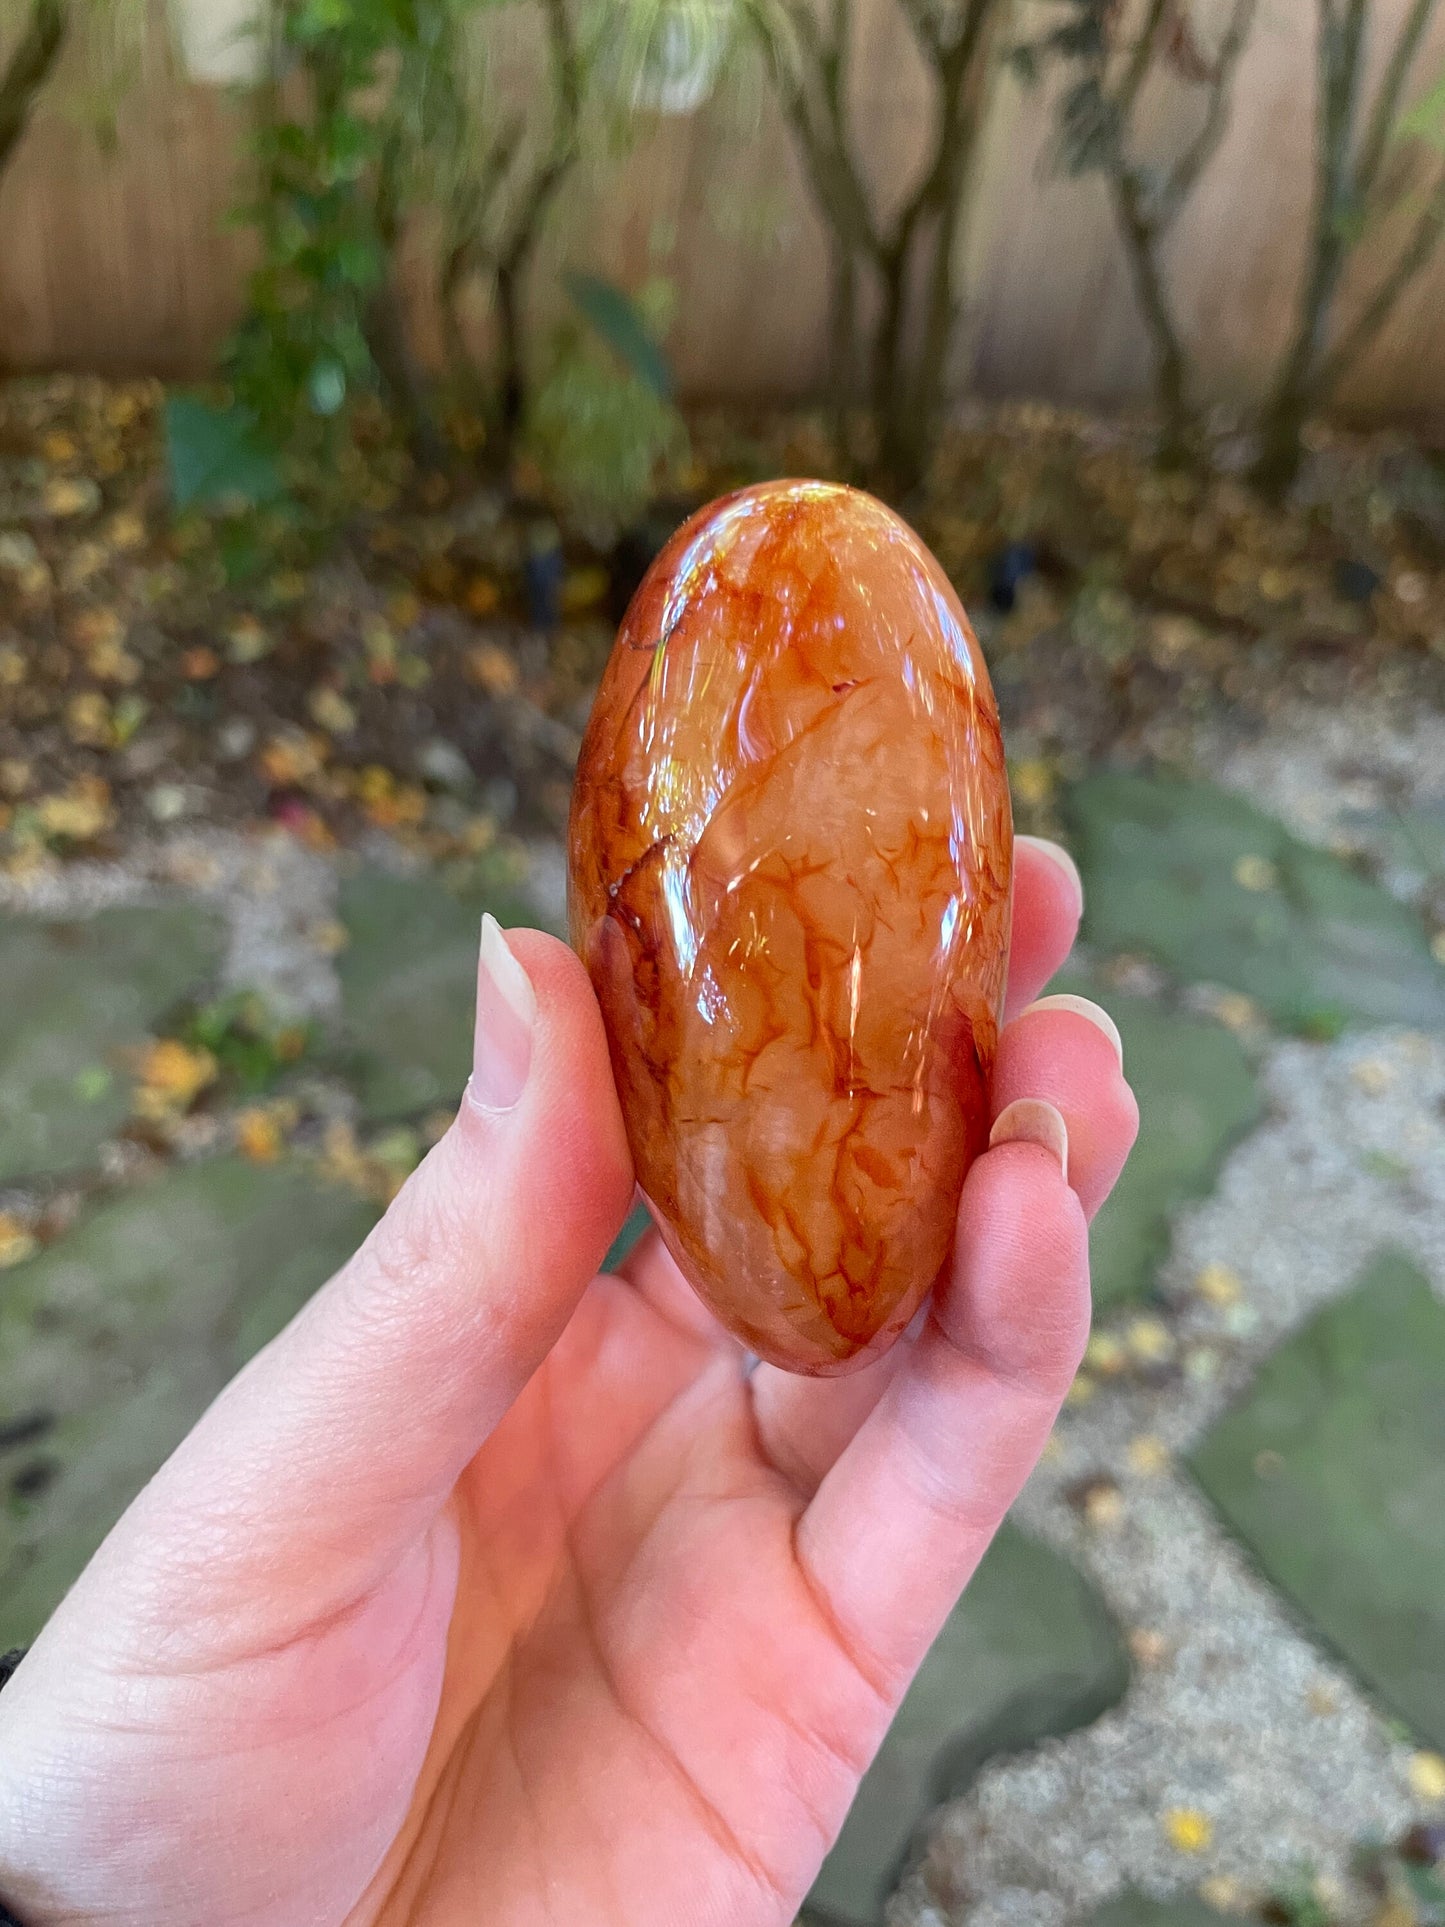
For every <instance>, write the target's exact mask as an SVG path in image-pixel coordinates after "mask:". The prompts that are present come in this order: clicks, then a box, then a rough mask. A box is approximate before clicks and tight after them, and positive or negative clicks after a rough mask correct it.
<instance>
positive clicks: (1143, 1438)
mask: <svg viewBox="0 0 1445 1927" xmlns="http://www.w3.org/2000/svg"><path fill="white" fill-rule="evenodd" d="M1128 1457H1129V1464H1130V1465H1131V1466H1132V1467H1133V1469H1134V1471H1136V1472H1138V1473H1141V1474H1142V1475H1143V1476H1144V1477H1145V1478H1149V1479H1152V1478H1156V1477H1157V1476H1158V1474H1159V1473H1161V1472H1167V1471H1168V1470H1169V1463H1170V1455H1169V1447H1168V1446H1167V1445H1166V1444H1165V1443H1164V1441H1163V1439H1156V1438H1155V1437H1154V1436H1153V1434H1152V1433H1149V1432H1141V1433H1140V1434H1139V1436H1138V1437H1137V1438H1133V1439H1130V1441H1129V1451H1128Z"/></svg>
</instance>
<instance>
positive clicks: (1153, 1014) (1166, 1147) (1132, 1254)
mask: <svg viewBox="0 0 1445 1927" xmlns="http://www.w3.org/2000/svg"><path fill="white" fill-rule="evenodd" d="M1049 989H1050V991H1051V992H1052V991H1072V992H1074V993H1075V994H1076V995H1077V996H1081V997H1092V998H1093V1000H1094V1001H1095V1002H1096V1003H1099V1004H1102V1005H1103V1006H1104V1008H1105V1009H1106V1010H1107V1011H1108V1012H1109V1014H1110V1016H1111V1017H1112V1018H1113V1019H1114V1021H1115V1023H1117V1024H1118V1026H1119V1034H1120V1035H1121V1037H1122V1038H1123V1040H1124V1070H1125V1073H1126V1075H1127V1076H1128V1079H1129V1082H1130V1084H1131V1085H1132V1086H1133V1090H1134V1095H1135V1096H1136V1097H1137V1098H1138V1100H1139V1137H1138V1140H1137V1142H1136V1143H1135V1145H1134V1149H1133V1151H1132V1152H1131V1153H1130V1156H1129V1162H1128V1163H1127V1164H1126V1165H1125V1167H1124V1170H1123V1174H1122V1176H1121V1177H1120V1179H1119V1182H1118V1184H1117V1185H1116V1186H1115V1187H1114V1192H1113V1195H1112V1196H1111V1197H1110V1198H1109V1200H1108V1201H1107V1203H1106V1204H1105V1205H1104V1206H1103V1208H1102V1210H1101V1211H1100V1212H1099V1214H1098V1216H1097V1217H1096V1218H1095V1220H1094V1223H1093V1226H1092V1227H1091V1229H1090V1233H1089V1253H1090V1259H1091V1262H1092V1268H1093V1279H1094V1302H1095V1303H1096V1304H1097V1305H1108V1304H1113V1303H1117V1302H1122V1301H1124V1300H1127V1299H1131V1298H1139V1297H1141V1296H1143V1295H1144V1294H1145V1293H1146V1292H1147V1291H1148V1290H1149V1289H1150V1287H1151V1286H1152V1284H1153V1282H1154V1274H1155V1272H1156V1271H1157V1269H1158V1267H1159V1265H1160V1263H1161V1261H1162V1260H1163V1259H1164V1257H1165V1256H1166V1254H1167V1252H1168V1250H1169V1238H1170V1230H1171V1226H1172V1223H1173V1219H1174V1214H1175V1213H1176V1212H1177V1211H1178V1210H1179V1208H1180V1207H1181V1206H1182V1205H1185V1204H1188V1203H1189V1202H1191V1201H1192V1200H1193V1199H1195V1198H1203V1197H1207V1196H1208V1195H1209V1193H1210V1191H1211V1190H1212V1189H1213V1187H1214V1181H1215V1179H1216V1178H1217V1177H1218V1175H1219V1170H1220V1166H1221V1165H1222V1164H1223V1162H1224V1160H1225V1157H1226V1156H1227V1155H1228V1153H1229V1151H1230V1149H1231V1148H1232V1147H1233V1146H1234V1145H1235V1144H1236V1143H1237V1142H1238V1141H1239V1139H1240V1138H1241V1137H1243V1135H1244V1134H1245V1132H1247V1131H1248V1130H1250V1129H1251V1128H1252V1127H1253V1126H1254V1125H1255V1124H1256V1123H1257V1122H1258V1121H1259V1118H1260V1115H1261V1113H1262V1111H1263V1108H1264V1107H1263V1101H1262V1099H1261V1096H1260V1092H1259V1086H1258V1084H1257V1082H1256V1079H1255V1075H1254V1071H1253V1068H1252V1067H1251V1064H1250V1061H1249V1057H1248V1055H1247V1053H1246V1052H1245V1051H1244V1049H1243V1048H1242V1046H1241V1045H1240V1042H1239V1039H1238V1038H1237V1037H1235V1036H1234V1034H1233V1033H1232V1032H1231V1031H1228V1030H1226V1029H1225V1028H1224V1027H1223V1025H1221V1024H1216V1023H1214V1022H1213V1021H1212V1020H1211V1019H1209V1018H1207V1017H1196V1016H1193V1015H1192V1014H1190V1013H1187V1012H1182V1011H1176V1010H1171V1009H1170V1008H1169V1007H1168V1006H1167V1005H1166V1004H1163V1003H1161V1002H1159V1001H1157V1000H1156V999H1154V998H1150V997H1130V996H1125V995H1124V994H1123V993H1121V992H1119V991H1115V990H1111V989H1109V988H1107V987H1101V986H1100V985H1099V984H1098V983H1097V982H1095V981H1094V980H1093V979H1092V978H1090V977H1088V976H1086V975H1085V974H1084V973H1083V972H1081V971H1068V972H1066V973H1065V974H1064V975H1063V976H1061V977H1059V978H1057V979H1056V980H1055V981H1054V982H1053V983H1051V984H1050V985H1049Z"/></svg>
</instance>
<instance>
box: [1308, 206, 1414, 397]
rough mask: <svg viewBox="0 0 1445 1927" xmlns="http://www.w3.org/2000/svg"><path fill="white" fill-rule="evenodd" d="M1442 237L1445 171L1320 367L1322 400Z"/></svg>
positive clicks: (1372, 336) (1381, 324)
mask: <svg viewBox="0 0 1445 1927" xmlns="http://www.w3.org/2000/svg"><path fill="white" fill-rule="evenodd" d="M1442 235H1445V169H1442V171H1441V174H1440V176H1439V178H1438V180H1437V181H1436V183H1435V187H1434V190H1433V192H1432V193H1431V195H1430V197H1429V199H1428V201H1427V202H1426V204H1425V206H1424V208H1423V209H1422V210H1421V213H1420V217H1419V219H1418V220H1417V221H1416V223H1415V226H1414V229H1413V231H1412V232H1411V235H1410V238H1409V240H1408V241H1406V243H1405V245H1404V246H1403V247H1402V248H1401V250H1400V252H1399V254H1398V255H1397V256H1396V258H1395V263H1394V265H1393V267H1391V268H1390V269H1389V271H1388V272H1387V273H1386V274H1385V275H1384V276H1383V278H1382V279H1381V281H1380V283H1379V285H1378V286H1377V287H1376V289H1375V292H1374V293H1373V294H1372V295H1371V296H1370V298H1369V300H1368V301H1367V302H1366V303H1365V305H1364V307H1363V308H1361V310H1360V312H1359V314H1358V315H1356V317H1355V319H1354V321H1353V322H1352V323H1351V324H1350V326H1349V327H1348V328H1347V329H1346V330H1345V331H1344V333H1343V334H1342V335H1341V336H1340V338H1339V340H1338V341H1337V342H1336V343H1335V345H1334V347H1333V348H1332V349H1331V350H1330V352H1329V353H1328V354H1327V355H1326V356H1325V358H1324V360H1323V361H1322V362H1321V363H1320V367H1319V371H1318V374H1317V375H1316V378H1315V386H1316V394H1317V396H1318V397H1319V398H1320V399H1321V400H1322V399H1323V398H1324V397H1325V396H1326V395H1328V394H1330V393H1331V391H1332V390H1334V389H1335V388H1337V387H1338V386H1339V384H1340V382H1341V381H1343V379H1344V377H1345V376H1346V375H1347V374H1348V373H1349V371H1350V369H1351V368H1352V367H1353V366H1354V365H1355V363H1356V362H1357V361H1358V360H1359V358H1360V357H1361V355H1363V354H1364V353H1365V351H1366V350H1367V349H1368V348H1369V347H1370V346H1371V345H1372V343H1373V342H1374V340H1375V338H1376V336H1377V335H1378V334H1379V333H1380V331H1381V329H1382V328H1383V327H1384V326H1385V324H1386V322H1387V321H1388V320H1389V319H1390V316H1391V315H1392V314H1393V313H1394V312H1395V309H1396V307H1397V305H1398V304H1399V301H1400V299H1401V297H1402V296H1403V295H1404V293H1405V291H1406V289H1407V288H1409V286H1410V284H1411V283H1412V282H1413V281H1414V280H1415V278H1416V276H1417V275H1419V274H1420V273H1421V272H1422V271H1423V270H1424V269H1425V268H1426V267H1427V266H1428V264H1429V261H1430V258H1431V256H1432V255H1433V254H1434V252H1435V249H1436V248H1437V247H1438V246H1439V244H1440V238H1441V236H1442Z"/></svg>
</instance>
